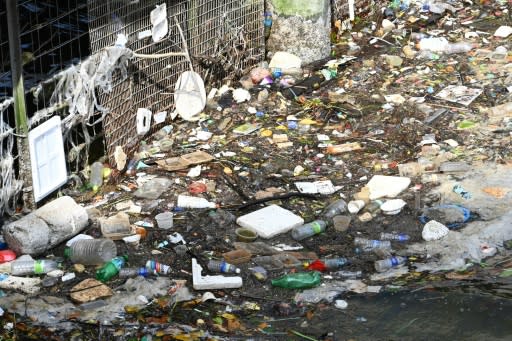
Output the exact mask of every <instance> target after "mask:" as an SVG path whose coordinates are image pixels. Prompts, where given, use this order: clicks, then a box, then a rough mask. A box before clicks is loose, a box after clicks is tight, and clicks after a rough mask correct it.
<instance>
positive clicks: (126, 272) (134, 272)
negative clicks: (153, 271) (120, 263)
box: [119, 266, 150, 278]
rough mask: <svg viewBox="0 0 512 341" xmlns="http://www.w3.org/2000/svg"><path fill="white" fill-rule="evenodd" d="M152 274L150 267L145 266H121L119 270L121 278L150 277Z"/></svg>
mask: <svg viewBox="0 0 512 341" xmlns="http://www.w3.org/2000/svg"><path fill="white" fill-rule="evenodd" d="M149 275H150V273H149V271H148V269H146V268H145V267H143V266H142V267H140V268H121V269H120V270H119V277H121V278H128V277H137V276H142V277H148V276H149Z"/></svg>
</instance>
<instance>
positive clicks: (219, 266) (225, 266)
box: [207, 259, 240, 274]
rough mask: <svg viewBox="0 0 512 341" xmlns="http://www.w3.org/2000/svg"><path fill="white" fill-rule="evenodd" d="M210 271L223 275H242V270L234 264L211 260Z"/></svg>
mask: <svg viewBox="0 0 512 341" xmlns="http://www.w3.org/2000/svg"><path fill="white" fill-rule="evenodd" d="M207 267H208V270H210V271H213V272H221V273H237V274H238V273H240V269H239V268H237V267H236V266H234V265H233V264H229V263H227V262H225V261H223V260H213V259H212V260H210V261H209V262H208V265H207Z"/></svg>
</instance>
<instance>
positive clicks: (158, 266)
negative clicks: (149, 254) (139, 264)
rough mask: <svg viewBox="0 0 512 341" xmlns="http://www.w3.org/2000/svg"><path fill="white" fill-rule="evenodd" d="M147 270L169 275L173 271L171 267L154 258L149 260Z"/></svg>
mask: <svg viewBox="0 0 512 341" xmlns="http://www.w3.org/2000/svg"><path fill="white" fill-rule="evenodd" d="M146 270H148V272H149V273H152V274H154V275H167V274H168V273H169V272H170V271H171V267H170V266H169V265H165V264H162V263H159V262H157V261H154V260H148V261H147V262H146Z"/></svg>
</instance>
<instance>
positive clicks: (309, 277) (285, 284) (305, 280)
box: [272, 271, 320, 289]
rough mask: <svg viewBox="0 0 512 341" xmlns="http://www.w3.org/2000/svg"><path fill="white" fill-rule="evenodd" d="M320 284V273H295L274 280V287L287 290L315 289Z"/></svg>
mask: <svg viewBox="0 0 512 341" xmlns="http://www.w3.org/2000/svg"><path fill="white" fill-rule="evenodd" d="M318 284H320V272H318V271H310V272H295V273H291V274H287V275H284V276H282V277H279V278H277V279H273V280H272V285H273V286H275V287H280V288H287V289H306V288H313V287H316V286H317V285H318Z"/></svg>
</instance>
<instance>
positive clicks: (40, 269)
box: [11, 259, 59, 276]
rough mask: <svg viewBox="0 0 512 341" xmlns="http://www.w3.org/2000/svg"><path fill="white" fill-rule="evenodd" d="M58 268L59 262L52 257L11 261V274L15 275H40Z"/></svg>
mask: <svg viewBox="0 0 512 341" xmlns="http://www.w3.org/2000/svg"><path fill="white" fill-rule="evenodd" d="M58 268H59V264H58V263H57V262H56V261H54V260H50V259H39V260H17V261H14V262H12V263H11V274H12V275H14V276H21V275H33V274H35V275H40V274H46V273H48V272H50V271H53V270H57V269H58Z"/></svg>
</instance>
